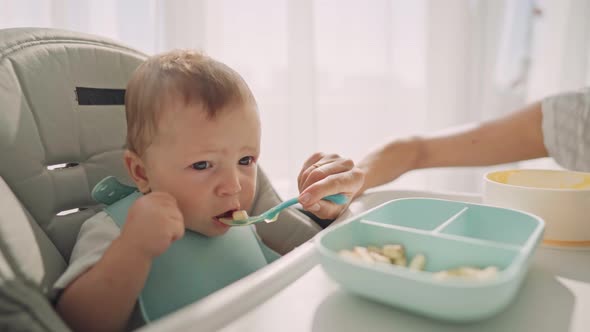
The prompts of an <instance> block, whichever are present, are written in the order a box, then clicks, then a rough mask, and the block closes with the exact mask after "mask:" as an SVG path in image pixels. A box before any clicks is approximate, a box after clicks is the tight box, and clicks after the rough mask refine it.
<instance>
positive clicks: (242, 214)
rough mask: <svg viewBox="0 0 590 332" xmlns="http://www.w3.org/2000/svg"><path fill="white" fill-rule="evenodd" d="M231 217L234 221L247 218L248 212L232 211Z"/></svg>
mask: <svg viewBox="0 0 590 332" xmlns="http://www.w3.org/2000/svg"><path fill="white" fill-rule="evenodd" d="M232 218H233V219H234V220H236V221H237V220H244V219H248V212H246V210H237V211H234V213H233V214H232Z"/></svg>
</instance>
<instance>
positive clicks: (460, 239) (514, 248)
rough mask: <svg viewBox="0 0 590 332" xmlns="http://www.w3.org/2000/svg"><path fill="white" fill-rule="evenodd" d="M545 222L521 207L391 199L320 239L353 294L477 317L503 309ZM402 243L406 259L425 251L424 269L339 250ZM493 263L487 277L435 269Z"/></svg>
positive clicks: (326, 263)
mask: <svg viewBox="0 0 590 332" xmlns="http://www.w3.org/2000/svg"><path fill="white" fill-rule="evenodd" d="M544 228H545V223H544V222H543V220H542V219H541V218H539V217H537V216H534V215H532V214H529V213H525V212H520V211H517V210H511V209H504V208H498V207H492V206H486V205H479V204H472V203H463V202H457V201H448V200H441V199H431V198H404V199H397V200H392V201H389V202H387V203H384V204H382V205H380V206H377V207H375V208H373V209H371V210H368V211H366V212H364V213H362V214H360V215H358V216H356V217H354V218H353V219H351V220H349V221H348V222H346V223H343V224H340V225H336V226H334V227H330V228H327V229H325V230H324V231H322V232H321V233H320V234H318V236H317V237H316V239H315V246H316V248H317V249H318V251H319V254H320V255H319V256H320V262H321V264H322V267H323V268H324V270H325V271H326V273H327V274H328V275H329V276H330V277H331V278H332V279H334V280H335V281H336V282H338V283H339V284H340V285H342V287H343V288H344V289H346V290H348V291H350V292H352V293H354V294H358V295H360V296H363V297H366V298H369V299H372V300H375V301H378V302H381V303H385V304H389V305H392V306H395V307H398V308H402V309H405V310H408V311H411V312H414V313H417V314H421V315H425V316H428V317H432V318H437V319H443V320H448V321H475V320H479V319H484V318H487V317H490V316H493V315H494V314H496V313H498V312H499V311H501V310H502V309H504V308H505V307H506V306H507V305H508V304H509V303H510V302H511V300H512V299H513V298H514V297H515V295H516V294H517V292H518V289H519V288H520V285H521V283H522V280H523V278H524V276H525V275H526V271H527V269H528V265H529V262H530V259H531V257H532V255H533V253H534V251H535V250H536V248H537V246H538V244H539V241H540V240H541V239H542V235H543V231H544ZM386 244H402V245H403V246H404V247H405V250H406V255H407V258H408V263H409V262H410V260H411V259H412V257H414V255H415V254H418V253H421V254H424V256H425V257H426V265H425V267H424V270H423V271H415V270H410V269H408V268H406V267H402V266H397V265H389V264H369V263H365V262H362V261H357V260H351V259H347V258H346V257H341V256H340V255H339V254H338V251H340V250H343V249H349V250H350V249H352V248H353V247H354V246H363V247H368V246H378V247H381V246H383V245H386ZM490 265H493V266H496V267H497V268H498V273H497V275H496V277H494V278H491V279H486V280H470V279H465V278H458V277H454V278H447V279H444V280H439V279H437V278H435V277H434V273H435V272H438V271H441V270H448V269H453V268H457V267H460V266H476V267H486V266H490Z"/></svg>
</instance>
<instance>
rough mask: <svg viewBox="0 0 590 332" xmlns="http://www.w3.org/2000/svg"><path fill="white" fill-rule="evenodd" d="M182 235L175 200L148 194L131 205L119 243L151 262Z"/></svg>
mask: <svg viewBox="0 0 590 332" xmlns="http://www.w3.org/2000/svg"><path fill="white" fill-rule="evenodd" d="M183 235H184V218H183V216H182V213H181V212H180V209H179V208H178V204H177V203H176V199H175V198H174V197H172V195H170V194H168V193H165V192H152V193H149V194H147V195H145V196H142V197H140V198H139V199H138V200H137V201H135V202H134V203H133V205H131V208H130V209H129V214H128V215H127V220H126V221H125V225H124V227H123V230H122V231H121V240H122V241H123V242H124V243H125V244H126V245H127V246H128V248H130V249H131V250H136V251H137V252H138V253H139V254H140V255H145V257H147V258H149V259H153V258H155V257H157V256H159V255H161V254H162V253H164V252H165V251H166V250H167V249H168V247H169V246H170V245H171V244H172V243H173V242H174V241H176V240H178V239H180V238H181V237H182V236H183Z"/></svg>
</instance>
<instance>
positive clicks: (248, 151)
mask: <svg viewBox="0 0 590 332" xmlns="http://www.w3.org/2000/svg"><path fill="white" fill-rule="evenodd" d="M259 154H260V121H259V118H258V114H257V111H256V109H255V107H254V106H251V105H232V106H226V108H224V109H222V110H220V112H219V113H218V114H217V115H216V116H215V117H214V118H213V119H209V118H207V115H206V112H205V111H204V110H203V109H202V108H201V107H200V106H195V105H192V106H191V105H185V106H176V109H172V110H168V111H166V112H164V114H163V115H162V117H161V119H160V122H159V124H158V133H157V135H156V137H155V138H154V140H153V141H152V144H151V145H150V146H149V147H148V149H147V150H146V153H145V155H144V165H145V167H146V175H147V178H148V180H149V186H150V188H151V190H152V191H165V192H168V193H169V194H171V195H172V196H174V197H175V198H176V200H177V201H178V205H179V207H180V210H181V212H182V214H183V215H184V222H185V225H186V228H188V229H190V230H193V231H196V232H199V233H201V234H203V235H206V236H217V235H221V234H224V233H225V232H226V231H227V230H228V229H229V226H227V225H225V224H223V223H221V222H220V221H219V217H221V216H227V215H229V216H231V213H232V212H233V211H235V210H240V209H244V210H247V209H249V208H250V206H251V205H252V201H253V199H254V192H255V190H256V163H257V160H258V156H259Z"/></svg>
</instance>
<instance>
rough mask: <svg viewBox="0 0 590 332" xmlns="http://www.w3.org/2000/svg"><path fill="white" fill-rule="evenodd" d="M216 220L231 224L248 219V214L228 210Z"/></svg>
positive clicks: (243, 211) (244, 211) (241, 211)
mask: <svg viewBox="0 0 590 332" xmlns="http://www.w3.org/2000/svg"><path fill="white" fill-rule="evenodd" d="M215 218H217V220H219V221H221V222H222V223H231V222H232V221H238V220H245V219H248V212H246V210H228V211H226V212H224V213H222V214H220V215H217V216H216V217H215Z"/></svg>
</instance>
